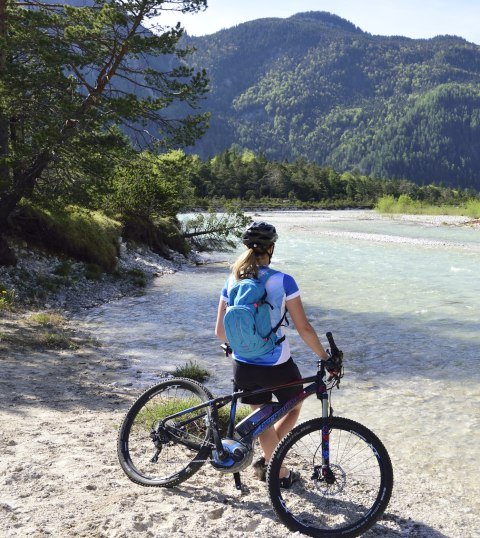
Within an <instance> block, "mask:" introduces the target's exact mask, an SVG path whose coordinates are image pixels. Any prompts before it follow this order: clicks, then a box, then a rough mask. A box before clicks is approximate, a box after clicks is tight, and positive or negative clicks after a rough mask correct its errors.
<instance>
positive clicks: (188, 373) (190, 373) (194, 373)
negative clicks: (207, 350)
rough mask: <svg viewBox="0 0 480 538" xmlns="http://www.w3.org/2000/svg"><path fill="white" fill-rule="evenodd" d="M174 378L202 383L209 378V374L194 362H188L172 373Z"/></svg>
mask: <svg viewBox="0 0 480 538" xmlns="http://www.w3.org/2000/svg"><path fill="white" fill-rule="evenodd" d="M173 375H174V376H175V377H188V378H189V379H193V380H194V381H199V382H200V383H203V382H204V381H205V380H207V379H208V378H209V377H210V375H211V374H210V372H209V371H208V370H206V369H205V368H202V367H201V366H200V365H199V364H197V363H196V362H194V361H188V362H187V363H186V364H185V365H184V366H179V367H178V368H176V369H175V371H174V372H173Z"/></svg>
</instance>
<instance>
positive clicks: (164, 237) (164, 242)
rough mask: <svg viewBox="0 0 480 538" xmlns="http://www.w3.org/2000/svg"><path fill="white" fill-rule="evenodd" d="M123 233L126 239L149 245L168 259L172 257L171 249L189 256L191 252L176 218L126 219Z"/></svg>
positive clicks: (129, 217) (130, 217)
mask: <svg viewBox="0 0 480 538" xmlns="http://www.w3.org/2000/svg"><path fill="white" fill-rule="evenodd" d="M122 233H123V237H124V238H125V239H128V240H130V241H134V242H136V243H142V244H145V245H148V246H149V247H150V248H151V249H152V250H153V251H154V252H157V253H158V254H160V255H162V256H165V257H166V258H169V257H170V249H172V250H175V251H177V252H180V253H181V254H184V255H187V254H188V252H189V250H190V247H189V245H188V243H187V242H186V241H185V239H184V237H183V236H182V234H181V231H180V227H179V224H178V222H177V220H176V218H170V217H153V218H152V219H147V218H142V217H135V216H128V217H124V225H123V232H122Z"/></svg>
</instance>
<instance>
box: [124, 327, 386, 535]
mask: <svg viewBox="0 0 480 538" xmlns="http://www.w3.org/2000/svg"><path fill="white" fill-rule="evenodd" d="M327 339H328V341H329V343H330V359H329V360H328V361H327V364H326V363H325V362H324V361H320V360H319V361H318V367H317V373H316V375H314V376H311V377H306V378H302V379H301V380H298V381H295V382H293V383H287V384H284V385H279V386H277V387H274V388H284V387H291V386H296V385H298V386H299V392H298V394H297V395H296V396H294V397H293V398H291V399H290V400H288V401H287V402H286V403H284V404H283V405H282V404H280V403H278V402H272V403H270V404H266V405H264V406H263V407H261V408H260V409H257V410H255V411H254V412H253V413H251V414H250V415H249V416H247V417H246V418H245V419H243V420H242V421H240V422H239V423H238V424H236V425H235V417H236V411H237V402H238V399H239V398H240V397H242V396H247V395H248V396H250V395H254V394H261V393H262V392H267V391H270V390H272V389H271V388H269V389H261V390H255V391H250V392H242V391H236V390H234V392H233V393H232V394H229V395H226V396H220V397H218V398H214V397H213V396H212V394H211V393H210V391H209V390H208V389H207V388H206V387H204V386H203V385H201V384H200V383H197V382H196V381H192V380H189V379H184V378H170V379H166V380H165V381H162V382H161V383H159V384H157V385H155V386H153V387H151V388H149V389H148V390H147V391H145V392H144V393H143V394H142V395H141V396H140V397H139V398H138V400H137V401H136V402H135V403H134V404H133V405H132V407H131V408H130V409H129V411H128V412H127V414H126V415H125V418H124V420H123V423H122V425H121V427H120V431H119V436H118V446H117V450H118V457H119V460H120V464H121V466H122V468H123V470H124V471H125V473H126V474H127V476H128V477H129V478H130V479H131V480H132V481H133V482H135V483H137V484H140V485H143V486H161V487H173V486H176V485H178V484H180V483H181V482H184V481H185V480H187V479H188V478H190V477H191V476H192V475H193V474H194V473H196V472H197V471H198V470H199V469H200V467H202V465H204V463H206V462H207V461H210V463H211V464H212V466H213V467H214V468H215V469H217V470H218V471H220V472H225V473H233V476H234V478H235V484H236V487H237V489H241V488H242V484H241V479H240V472H241V471H242V470H244V469H245V468H246V467H248V466H249V465H250V464H251V463H252V459H253V453H254V449H253V443H254V441H255V439H256V438H257V437H258V436H259V435H260V434H261V433H262V432H263V431H265V430H266V429H267V428H269V427H270V426H271V425H272V424H274V423H275V422H276V421H278V420H279V419H281V418H282V417H283V416H284V415H285V414H286V413H287V412H288V411H289V410H291V409H292V408H293V407H295V406H296V405H297V404H298V403H300V402H301V401H303V400H304V399H305V398H308V397H309V396H312V395H316V396H317V398H318V399H320V400H321V407H322V416H321V418H315V419H311V420H308V421H306V422H303V423H301V424H298V425H297V426H296V427H295V428H293V429H292V431H291V432H290V433H289V434H288V435H286V436H285V437H284V438H283V439H282V440H281V442H280V443H279V445H278V446H277V448H276V450H275V452H274V454H273V456H272V459H271V461H270V463H269V465H268V468H267V475H266V480H267V485H268V491H269V496H270V500H271V503H272V506H273V508H274V510H275V512H276V514H277V515H278V517H279V518H280V520H281V521H282V522H283V523H284V524H285V525H286V526H287V527H288V528H289V529H290V530H291V531H300V532H301V533H303V534H306V535H308V536H313V537H336V536H342V537H344V538H353V537H356V536H359V535H361V534H363V533H364V532H366V531H367V530H368V529H369V528H371V527H372V526H373V525H374V524H375V522H376V521H377V520H378V519H379V518H380V517H381V515H382V514H383V512H384V510H385V509H386V507H387V505H388V503H389V500H390V496H391V493H392V488H393V470H392V464H391V462H390V457H389V455H388V453H387V450H386V449H385V447H384V446H383V444H382V442H381V441H380V440H379V439H378V437H377V436H376V435H375V434H374V433H372V432H371V431H370V430H369V429H368V428H366V427H365V426H362V425H361V424H359V423H358V422H355V421H353V420H350V419H347V418H340V417H336V416H333V409H332V407H331V392H332V389H333V388H334V387H337V388H339V385H340V379H341V378H342V377H343V361H342V359H343V353H342V352H341V351H340V350H339V349H338V348H337V346H336V344H335V341H334V339H333V336H332V334H331V333H327ZM328 371H333V372H334V373H333V374H329V376H328V378H326V377H327V372H328ZM325 378H326V379H325ZM304 385H307V386H306V387H303V386H304ZM228 404H230V410H229V412H228V422H227V428H226V435H225V436H222V434H221V431H220V425H219V409H221V408H223V407H225V406H226V405H228ZM282 466H285V467H287V468H289V469H294V470H295V471H296V472H297V473H298V474H299V476H300V480H299V481H297V482H295V483H294V484H293V485H292V487H291V488H289V489H283V488H281V483H280V478H279V473H280V468H281V467H282Z"/></svg>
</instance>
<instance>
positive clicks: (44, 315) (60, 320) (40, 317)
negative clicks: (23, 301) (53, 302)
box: [28, 312, 65, 328]
mask: <svg viewBox="0 0 480 538" xmlns="http://www.w3.org/2000/svg"><path fill="white" fill-rule="evenodd" d="M28 320H29V321H31V322H33V323H35V324H37V325H43V326H47V327H57V328H58V327H61V326H62V325H64V323H65V318H64V317H63V316H62V315H60V314H58V313H56V312H37V313H35V314H31V315H30V316H29V317H28Z"/></svg>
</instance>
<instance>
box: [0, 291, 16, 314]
mask: <svg viewBox="0 0 480 538" xmlns="http://www.w3.org/2000/svg"><path fill="white" fill-rule="evenodd" d="M14 304H15V292H14V291H13V290H9V289H7V288H6V287H5V286H3V285H2V284H0V312H1V311H2V310H11V309H12V308H13V306H14Z"/></svg>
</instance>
